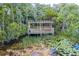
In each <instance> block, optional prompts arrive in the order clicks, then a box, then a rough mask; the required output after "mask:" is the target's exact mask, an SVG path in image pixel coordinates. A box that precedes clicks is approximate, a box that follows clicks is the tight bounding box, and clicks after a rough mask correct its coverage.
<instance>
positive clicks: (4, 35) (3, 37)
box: [0, 30, 6, 41]
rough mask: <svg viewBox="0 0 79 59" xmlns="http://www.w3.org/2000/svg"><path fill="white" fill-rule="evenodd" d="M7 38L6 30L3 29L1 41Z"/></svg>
mask: <svg viewBox="0 0 79 59" xmlns="http://www.w3.org/2000/svg"><path fill="white" fill-rule="evenodd" d="M4 40H6V32H5V31H3V30H0V41H4Z"/></svg>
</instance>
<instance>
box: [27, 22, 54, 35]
mask: <svg viewBox="0 0 79 59" xmlns="http://www.w3.org/2000/svg"><path fill="white" fill-rule="evenodd" d="M52 24H53V22H51V21H36V22H28V34H49V33H50V34H54V28H53V27H52Z"/></svg>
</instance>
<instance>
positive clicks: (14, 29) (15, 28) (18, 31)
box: [7, 22, 27, 39]
mask: <svg viewBox="0 0 79 59" xmlns="http://www.w3.org/2000/svg"><path fill="white" fill-rule="evenodd" d="M26 28H27V27H26V26H25V25H23V24H18V23H16V22H13V23H10V24H9V25H8V27H7V34H8V36H7V37H8V39H14V38H18V37H19V36H20V35H22V34H24V33H25V32H26V31H27V29H26Z"/></svg>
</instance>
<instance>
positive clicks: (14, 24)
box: [0, 3, 79, 55]
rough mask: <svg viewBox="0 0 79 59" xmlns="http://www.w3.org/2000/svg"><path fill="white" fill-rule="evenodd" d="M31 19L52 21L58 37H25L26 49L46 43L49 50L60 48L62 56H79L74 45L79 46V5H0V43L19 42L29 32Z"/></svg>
mask: <svg viewBox="0 0 79 59" xmlns="http://www.w3.org/2000/svg"><path fill="white" fill-rule="evenodd" d="M29 20H32V21H35V20H52V21H53V22H54V28H55V36H52V37H49V36H47V37H46V38H43V37H41V36H40V38H38V37H37V38H36V37H35V38H34V39H33V37H32V38H31V37H29V36H28V37H25V38H23V39H22V43H23V45H24V47H25V46H29V45H32V44H33V43H35V42H37V43H38V41H39V42H42V43H43V44H45V45H47V46H48V47H55V48H57V51H58V54H61V55H75V54H76V55H78V53H77V52H75V50H74V49H73V48H72V45H73V44H75V43H79V6H78V5H76V4H72V3H70V4H66V3H63V4H54V5H53V6H52V7H51V6H50V5H44V4H30V3H27V4H22V3H18V4H16V3H14V4H9V3H5V4H0V42H2V41H4V40H10V39H17V38H18V37H19V36H21V35H23V34H25V33H27V29H28V27H27V26H28V25H27V22H28V21H29ZM74 52H75V53H74Z"/></svg>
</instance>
